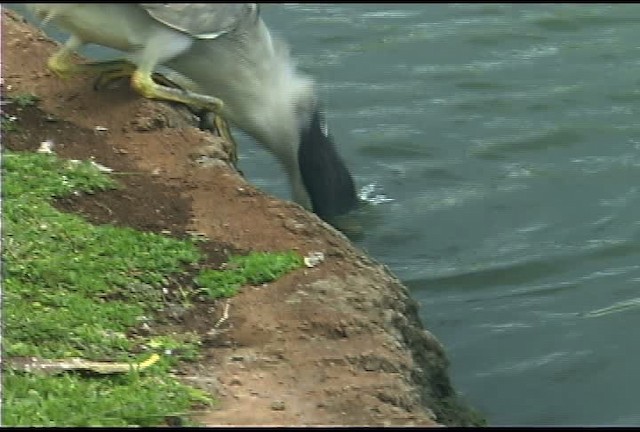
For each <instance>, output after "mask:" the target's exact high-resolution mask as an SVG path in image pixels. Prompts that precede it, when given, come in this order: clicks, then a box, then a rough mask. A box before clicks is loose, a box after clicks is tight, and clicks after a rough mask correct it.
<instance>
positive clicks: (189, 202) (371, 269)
mask: <svg viewBox="0 0 640 432" xmlns="http://www.w3.org/2000/svg"><path fill="white" fill-rule="evenodd" d="M56 49H57V44H56V43H55V42H53V41H51V40H49V39H48V38H47V37H46V36H44V35H43V34H42V33H41V32H40V30H38V29H34V28H33V27H31V26H29V25H27V24H26V23H24V21H23V20H22V18H21V17H20V16H18V15H16V14H15V13H13V12H11V11H7V10H6V8H3V12H2V78H3V93H6V95H7V96H11V95H16V94H21V93H33V94H35V95H37V96H38V97H39V98H40V101H39V102H38V103H37V105H36V106H33V107H25V108H20V107H18V106H11V105H10V106H5V107H3V110H4V111H5V112H10V113H11V114H12V115H15V116H16V117H17V120H16V124H17V125H18V127H19V130H18V131H17V132H10V133H9V132H5V133H3V136H2V146H3V147H5V148H10V149H15V150H35V149H37V148H38V147H39V145H40V143H41V142H42V141H44V140H52V141H53V143H54V147H53V150H54V152H55V153H57V154H58V155H59V156H61V157H63V158H73V159H93V160H94V161H95V162H97V163H100V164H102V165H105V166H107V167H110V168H112V169H113V170H114V171H115V173H116V178H117V180H118V181H119V182H120V184H121V185H122V186H123V187H122V188H120V189H119V190H116V191H109V192H101V193H97V194H93V195H84V196H80V197H73V198H65V199H63V200H60V201H59V202H58V203H57V205H58V206H59V208H61V209H63V210H66V211H73V212H77V213H80V214H82V215H84V216H85V217H87V218H88V219H89V220H91V221H93V222H95V223H112V224H118V225H126V226H131V227H134V228H137V229H140V230H145V231H154V232H164V233H167V234H171V235H175V236H179V237H182V236H186V235H189V233H191V234H193V233H200V234H202V235H203V236H205V237H206V238H207V239H208V241H207V242H205V243H203V250H205V251H206V252H207V255H208V261H209V263H208V264H209V265H212V266H218V265H220V264H221V263H222V262H224V261H225V259H226V257H227V255H228V254H229V253H230V252H237V251H251V250H256V251H283V250H288V249H294V250H297V251H299V252H300V253H301V254H304V255H307V254H309V253H311V252H316V251H318V252H323V253H324V255H325V260H324V262H322V263H321V264H320V265H318V266H316V267H314V268H310V269H304V270H298V271H295V272H293V273H291V274H289V275H287V276H285V277H283V278H282V279H280V280H278V281H276V282H273V283H270V284H268V285H265V286H256V287H251V286H248V287H244V288H243V289H242V291H241V292H240V293H239V294H238V295H236V296H235V297H233V298H232V299H230V300H229V301H228V303H227V301H226V300H225V301H219V302H206V301H204V300H203V301H202V302H201V303H196V304H195V305H194V307H193V308H192V309H189V310H187V311H175V313H174V316H173V319H172V320H169V321H168V324H167V325H170V326H175V329H176V331H182V330H184V329H185V328H186V329H190V330H193V331H197V332H198V333H199V334H200V335H201V336H202V337H203V340H204V345H203V348H202V349H203V353H204V359H203V360H201V361H199V362H198V363H194V364H185V365H184V367H183V368H182V369H181V370H180V374H181V375H180V376H181V378H182V379H184V380H185V381H188V382H190V383H191V384H194V385H198V386H201V387H204V388H206V389H208V390H210V391H212V392H214V393H215V394H216V395H217V396H218V398H219V399H220V400H221V404H220V406H219V407H218V408H216V409H215V410H213V411H208V412H201V413H199V414H198V415H197V419H198V420H199V421H200V422H202V423H204V424H206V425H438V424H445V425H471V424H476V422H477V421H478V418H477V417H476V416H475V415H474V414H473V413H472V412H471V411H470V410H469V409H468V408H467V407H466V406H465V405H464V404H462V403H460V402H459V401H458V400H457V398H456V397H455V392H454V391H453V389H452V388H451V385H450V382H449V378H448V376H447V372H446V368H447V361H446V358H445V355H444V351H443V349H442V347H441V345H440V344H439V342H438V341H437V340H436V339H435V338H434V337H433V336H432V335H431V334H430V333H429V332H428V331H426V330H424V328H423V327H422V324H421V323H420V321H419V318H418V314H417V305H416V303H415V302H414V301H413V300H412V299H411V298H410V297H409V293H408V291H407V289H406V288H405V287H404V286H403V285H402V284H401V283H400V282H399V281H398V280H397V279H396V278H395V277H394V276H393V275H391V274H390V273H389V272H388V270H387V269H386V268H385V267H384V266H381V265H380V264H378V263H375V262H374V261H373V260H371V259H370V258H368V257H367V256H365V255H364V254H363V253H362V252H361V251H360V250H358V249H357V248H356V247H354V246H353V245H352V244H351V242H350V241H349V240H348V239H347V238H346V237H344V236H343V235H342V234H340V233H339V232H337V231H336V230H335V229H333V228H332V227H330V226H329V225H327V224H325V223H324V222H322V221H321V220H320V219H319V218H317V217H316V216H315V215H313V214H311V213H309V212H307V211H305V210H304V209H302V208H301V207H299V206H298V205H296V204H293V203H290V202H285V201H281V200H279V199H276V198H273V197H270V196H268V195H266V194H264V193H262V192H261V191H259V190H257V189H256V188H254V187H253V186H251V185H250V184H247V183H246V182H245V180H244V179H243V178H242V176H241V175H240V174H238V173H237V172H236V171H235V170H234V169H233V167H231V166H230V164H229V163H228V161H229V156H228V154H229V150H230V149H229V144H228V143H226V142H224V141H222V140H221V139H220V138H218V137H215V136H213V135H212V134H211V133H210V132H205V131H200V130H198V129H197V128H196V127H194V125H196V124H197V119H196V118H195V117H194V116H193V115H192V114H190V113H189V111H188V110H186V109H185V108H182V107H176V106H171V105H170V104H165V103H161V102H154V101H149V100H145V99H143V98H141V97H139V96H138V95H137V94H135V93H134V92H133V91H132V90H130V89H129V86H128V85H126V84H125V85H121V86H118V87H114V88H109V89H104V90H101V91H95V90H94V89H93V79H94V77H83V76H78V77H73V78H71V79H68V80H61V79H59V78H57V77H56V76H54V75H53V74H51V73H50V72H48V71H47V69H46V67H45V62H46V59H47V58H48V57H49V56H50V55H51V54H52V53H53V52H54V51H55V50H56ZM96 127H98V128H96ZM239 151H242V149H239ZM283 175H284V174H283ZM183 282H184V281H183ZM225 308H228V309H227V312H228V319H227V320H226V321H224V323H223V324H222V325H220V327H218V328H217V329H214V327H215V325H216V323H217V322H218V320H219V319H220V318H221V317H222V315H223V312H224V310H225ZM214 330H215V331H214Z"/></svg>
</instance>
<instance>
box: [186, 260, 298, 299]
mask: <svg viewBox="0 0 640 432" xmlns="http://www.w3.org/2000/svg"><path fill="white" fill-rule="evenodd" d="M302 263H303V262H302V257H300V255H298V254H296V253H295V252H283V253H265V252H252V253H250V254H249V255H247V256H237V257H232V258H231V259H230V260H229V265H228V268H229V269H228V270H210V269H205V270H203V271H202V272H200V275H199V276H198V277H197V278H196V283H197V284H198V285H200V286H201V287H202V290H203V291H204V292H206V293H207V294H208V295H209V296H211V297H214V298H216V297H231V296H233V295H234V294H236V293H237V292H238V289H239V288H240V287H241V286H242V285H245V284H252V285H258V284H263V283H267V282H271V281H273V280H276V279H278V278H280V277H281V276H283V275H284V274H286V273H288V272H290V271H291V270H294V269H296V268H299V267H301V266H302Z"/></svg>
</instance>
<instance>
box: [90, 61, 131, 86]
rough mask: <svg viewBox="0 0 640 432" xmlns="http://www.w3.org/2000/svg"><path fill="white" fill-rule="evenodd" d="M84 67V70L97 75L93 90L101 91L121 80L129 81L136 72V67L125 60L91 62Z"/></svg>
mask: <svg viewBox="0 0 640 432" xmlns="http://www.w3.org/2000/svg"><path fill="white" fill-rule="evenodd" d="M84 66H85V69H93V70H94V71H96V72H98V73H99V75H98V78H96V80H95V81H94V82H93V88H94V89H95V90H101V89H103V88H105V87H107V86H108V85H110V84H111V83H114V82H116V81H118V80H121V79H123V78H127V79H130V78H131V75H133V72H135V70H136V66H135V65H134V64H133V63H130V62H128V61H126V60H113V61H105V62H92V63H87V64H85V65H84Z"/></svg>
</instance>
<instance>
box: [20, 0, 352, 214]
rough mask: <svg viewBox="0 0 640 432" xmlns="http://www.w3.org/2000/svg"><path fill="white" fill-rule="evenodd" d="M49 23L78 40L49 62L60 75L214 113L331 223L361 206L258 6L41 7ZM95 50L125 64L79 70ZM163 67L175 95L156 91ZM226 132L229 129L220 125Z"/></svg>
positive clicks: (306, 90)
mask: <svg viewBox="0 0 640 432" xmlns="http://www.w3.org/2000/svg"><path fill="white" fill-rule="evenodd" d="M30 7H31V9H32V10H33V11H34V12H35V13H36V15H37V16H38V17H39V18H40V19H42V20H44V22H48V21H51V22H54V23H56V24H57V25H58V26H59V27H60V28H62V29H64V30H66V31H68V32H69V33H70V34H71V37H70V38H69V40H67V42H66V44H65V45H64V47H63V48H62V49H61V50H60V51H58V52H57V53H56V54H54V55H53V56H52V57H51V58H50V59H49V61H48V66H49V68H50V69H51V70H53V71H54V72H55V73H56V74H58V75H60V76H63V77H64V76H67V75H70V74H74V73H77V72H85V71H96V72H103V73H104V72H106V73H107V75H108V76H110V77H118V76H129V75H130V76H131V84H132V86H133V88H134V89H135V90H137V91H138V92H139V93H140V94H142V95H143V96H145V97H148V98H154V99H163V100H170V101H176V102H182V103H185V104H187V105H189V106H191V107H194V108H197V109H202V110H207V111H211V112H213V113H215V114H216V118H218V115H219V116H220V117H222V118H223V119H226V120H228V121H229V122H231V123H232V124H234V125H236V126H237V127H239V128H240V129H242V130H244V131H245V132H247V133H248V134H249V135H251V136H253V137H254V138H255V139H256V140H257V141H258V142H260V143H261V144H263V145H264V146H266V147H267V149H269V150H270V151H271V152H272V153H273V154H274V155H275V156H276V157H277V159H278V160H279V161H280V162H281V163H282V165H283V166H284V168H285V169H286V171H287V174H288V176H289V180H290V183H291V189H292V195H293V199H294V201H296V202H297V203H299V204H301V205H302V206H304V207H306V208H307V209H310V210H313V211H314V212H315V213H316V214H318V215H319V216H320V217H322V218H324V219H331V218H332V217H334V216H338V215H342V214H344V213H347V212H348V211H350V210H352V209H353V208H355V207H356V206H357V203H358V198H357V195H356V192H355V187H354V183H353V179H352V177H351V174H350V173H349V171H348V170H347V168H346V166H345V165H344V163H343V162H342V160H341V159H340V157H339V156H338V153H337V151H336V149H335V147H334V144H333V140H332V138H331V137H330V135H329V134H328V132H327V128H326V124H325V120H324V118H323V114H322V112H321V109H320V107H319V101H318V100H317V97H316V91H315V88H314V82H313V80H312V79H311V78H310V77H308V76H306V75H303V74H302V73H300V72H299V71H298V70H297V69H296V67H295V64H294V62H293V60H292V59H291V57H290V55H289V49H288V47H287V45H286V43H285V42H284V41H282V40H280V39H278V38H276V37H274V36H273V35H272V34H271V33H270V32H269V29H268V28H267V26H266V25H265V23H264V22H263V21H262V19H261V18H260V15H259V8H258V5H257V4H255V3H229V4H222V3H95V4H94V3H80V4H77V3H76V4H61V3H40V4H31V5H30ZM87 43H94V44H98V45H103V46H107V47H110V48H115V49H117V50H120V51H123V52H125V53H126V56H125V60H118V61H110V62H96V63H85V64H74V63H72V62H71V61H70V55H71V53H72V52H74V51H76V50H77V49H79V48H80V47H81V46H82V45H84V44H87ZM159 65H162V66H165V67H167V68H169V69H170V70H171V72H172V73H171V74H170V76H169V79H170V81H172V82H174V83H176V84H178V85H179V86H180V87H181V88H180V89H176V88H172V87H169V86H166V85H162V84H159V83H156V82H154V81H153V79H152V74H153V73H154V72H155V71H156V69H157V67H158V66H159ZM218 126H220V127H223V126H224V125H223V124H222V125H218Z"/></svg>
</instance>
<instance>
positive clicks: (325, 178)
mask: <svg viewBox="0 0 640 432" xmlns="http://www.w3.org/2000/svg"><path fill="white" fill-rule="evenodd" d="M323 125H324V118H323V117H322V113H321V112H320V110H319V109H315V110H314V112H313V114H312V115H311V121H310V123H309V125H308V126H307V127H303V128H302V130H301V137H300V147H299V148H298V162H299V166H300V172H301V174H302V181H303V183H304V186H305V188H306V190H307V193H308V194H309V197H310V198H311V203H312V205H313V211H314V213H316V214H317V215H318V216H320V217H321V218H322V219H324V220H327V219H330V218H332V217H335V216H340V215H343V214H345V213H347V212H349V211H351V210H353V209H354V208H356V207H357V205H358V203H359V201H358V196H357V194H356V189H355V186H354V183H353V178H352V177H351V174H350V173H349V170H348V169H347V167H346V166H345V164H344V162H343V161H342V159H340V156H339V155H338V152H337V151H336V148H335V145H334V143H333V139H332V138H331V136H330V135H329V134H328V133H326V128H323Z"/></svg>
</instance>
